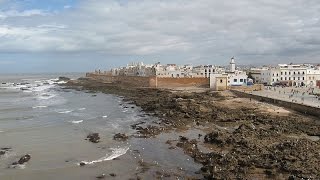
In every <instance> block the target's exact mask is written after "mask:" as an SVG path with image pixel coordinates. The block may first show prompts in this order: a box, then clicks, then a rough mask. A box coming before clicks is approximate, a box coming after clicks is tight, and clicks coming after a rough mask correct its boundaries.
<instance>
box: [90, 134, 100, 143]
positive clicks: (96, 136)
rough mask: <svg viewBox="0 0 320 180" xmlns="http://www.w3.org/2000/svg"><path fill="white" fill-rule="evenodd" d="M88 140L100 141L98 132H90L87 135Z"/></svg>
mask: <svg viewBox="0 0 320 180" xmlns="http://www.w3.org/2000/svg"><path fill="white" fill-rule="evenodd" d="M87 138H88V139H89V141H90V142H93V143H98V142H99V141H100V136H99V133H91V134H89V135H88V136H87Z"/></svg>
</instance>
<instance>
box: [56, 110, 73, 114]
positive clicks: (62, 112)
mask: <svg viewBox="0 0 320 180" xmlns="http://www.w3.org/2000/svg"><path fill="white" fill-rule="evenodd" d="M71 112H72V111H61V112H58V113H60V114H68V113H71Z"/></svg>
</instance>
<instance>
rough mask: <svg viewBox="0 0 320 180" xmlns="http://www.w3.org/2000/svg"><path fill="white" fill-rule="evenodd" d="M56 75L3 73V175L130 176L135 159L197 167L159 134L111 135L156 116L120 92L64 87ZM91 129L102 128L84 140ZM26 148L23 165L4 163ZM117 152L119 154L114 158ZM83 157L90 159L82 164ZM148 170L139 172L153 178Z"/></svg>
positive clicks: (170, 167)
mask: <svg viewBox="0 0 320 180" xmlns="http://www.w3.org/2000/svg"><path fill="white" fill-rule="evenodd" d="M55 77H58V76H53V75H50V76H45V75H32V76H30V77H29V76H26V75H23V76H20V75H19V76H18V75H17V76H13V75H11V76H7V78H6V76H1V78H0V83H1V86H0V104H1V106H0V148H5V147H10V148H12V150H11V151H9V152H7V153H6V154H5V155H4V156H1V157H0V179H1V180H2V179H70V180H72V179H95V177H96V176H97V175H99V174H102V173H105V174H109V173H116V174H117V177H115V178H116V179H128V178H129V177H132V176H134V175H135V174H136V173H137V172H139V165H138V161H139V160H140V161H141V160H143V161H146V162H148V163H151V164H152V167H153V169H156V170H164V169H165V170H167V171H172V172H175V173H180V174H190V175H192V174H193V173H194V172H195V171H197V170H198V169H199V165H197V164H195V163H194V162H192V160H190V158H189V157H188V156H186V155H184V154H183V152H181V151H180V150H168V145H166V144H165V141H166V139H165V138H161V136H160V137H158V138H151V139H139V138H137V139H136V138H131V139H130V140H129V141H127V142H117V141H114V140H113V135H114V134H116V133H119V132H120V133H126V134H127V135H132V134H134V133H135V131H134V130H132V129H131V127H130V125H132V124H134V123H136V122H140V121H146V122H152V121H154V120H156V118H154V117H150V116H147V115H145V114H144V113H143V112H142V111H141V109H140V108H138V107H136V106H134V105H131V104H130V105H129V104H126V103H124V102H123V101H122V98H121V97H117V96H113V95H106V94H102V93H96V94H94V95H95V96H93V94H91V93H86V92H81V91H75V90H65V89H63V88H61V86H59V85H57V84H56V83H55V80H56V79H55ZM14 83H15V84H14ZM21 83H22V84H21ZM91 132H97V133H99V134H100V137H101V142H100V143H97V144H93V143H91V142H89V141H86V140H85V138H86V136H87V135H88V134H89V133H91ZM137 152H139V153H138V154H137ZM25 154H31V160H30V161H29V162H28V163H26V164H25V166H20V167H17V168H14V169H12V168H8V166H10V164H11V163H12V162H15V161H17V160H19V158H20V157H21V156H23V155H25ZM116 157H119V158H120V159H119V160H112V159H114V158H116ZM82 161H83V162H87V163H88V165H86V166H85V167H80V166H79V163H80V162H82ZM177 167H181V168H180V169H178V168H177ZM151 174H152V173H146V174H144V175H141V176H142V177H145V178H152V177H153V176H152V175H151Z"/></svg>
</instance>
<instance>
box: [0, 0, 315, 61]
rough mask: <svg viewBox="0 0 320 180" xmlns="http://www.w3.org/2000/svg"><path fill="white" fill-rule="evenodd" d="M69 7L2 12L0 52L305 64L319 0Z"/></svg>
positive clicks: (179, 0)
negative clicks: (168, 56) (301, 61)
mask: <svg viewBox="0 0 320 180" xmlns="http://www.w3.org/2000/svg"><path fill="white" fill-rule="evenodd" d="M0 2H1V0H0ZM69 8H70V7H69V6H66V7H65V9H66V10H64V11H62V12H60V13H57V14H48V13H46V12H45V11H42V10H26V11H22V12H18V11H15V10H11V11H5V12H1V11H0V40H1V42H5V43H2V44H1V45H0V51H11V50H15V51H27V52H28V51H62V52H69V51H72V52H77V51H79V52H80V51H92V52H105V53H108V54H126V55H153V54H158V55H159V54H160V55H161V54H163V55H166V54H169V53H175V54H176V57H178V56H179V55H181V54H183V55H184V57H185V54H186V55H188V56H189V57H190V60H191V61H196V60H199V59H201V58H206V59H207V60H210V59H212V58H211V57H215V58H225V57H231V56H234V55H235V56H240V57H241V58H242V59H244V60H245V59H248V60H251V61H254V60H255V59H257V58H258V57H259V58H260V57H261V56H263V57H264V58H274V57H279V58H287V59H290V58H291V57H293V56H294V57H297V56H298V57H302V58H304V57H307V58H309V57H310V56H315V55H317V53H316V52H318V51H319V50H320V39H319V38H318V34H319V33H320V26H319V25H320V21H319V17H320V12H319V11H318V10H319V9H320V4H319V3H318V1H317V0H309V1H303V0H282V1H278V0H277V1H276V0H257V1H252V0H242V1H232V0H225V1H218V0H197V1H193V0H163V1H145V0H144V1H137V0H132V1H129V2H127V3H119V2H118V1H116V0H110V1H98V0H92V1H83V2H82V3H81V4H79V5H77V6H75V7H72V8H71V9H69ZM9 17H10V18H9ZM1 19H2V21H1ZM1 23H2V25H1ZM297 51H298V52H299V53H295V52H297Z"/></svg>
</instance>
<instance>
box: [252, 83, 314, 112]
mask: <svg viewBox="0 0 320 180" xmlns="http://www.w3.org/2000/svg"><path fill="white" fill-rule="evenodd" d="M252 94H255V95H259V96H265V97H270V98H274V99H280V100H284V101H290V102H295V103H299V104H306V105H309V106H314V107H319V108H320V89H317V88H314V89H311V88H306V87H297V88H296V87H265V89H264V90H263V91H253V92H252ZM314 94H318V95H319V96H317V95H314Z"/></svg>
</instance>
